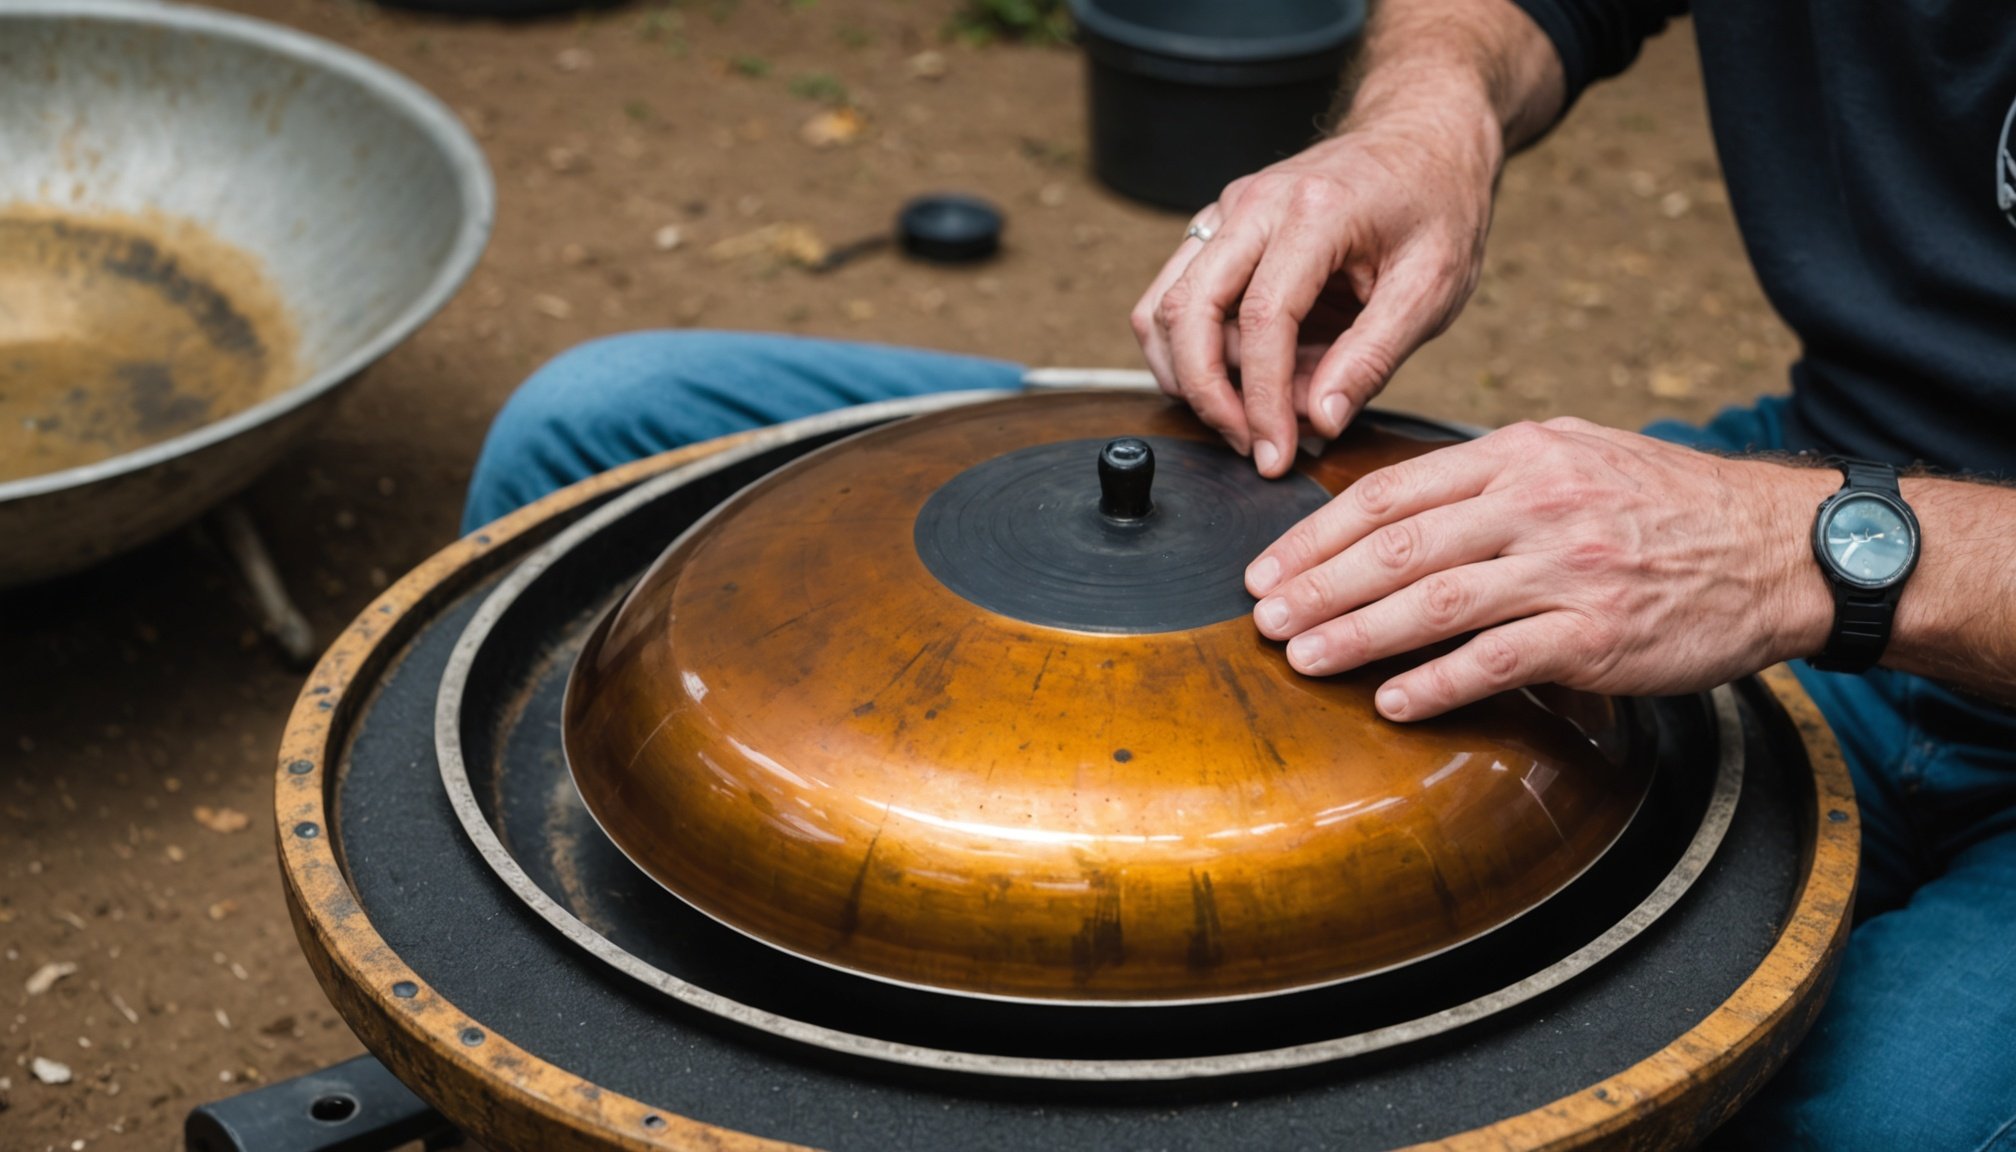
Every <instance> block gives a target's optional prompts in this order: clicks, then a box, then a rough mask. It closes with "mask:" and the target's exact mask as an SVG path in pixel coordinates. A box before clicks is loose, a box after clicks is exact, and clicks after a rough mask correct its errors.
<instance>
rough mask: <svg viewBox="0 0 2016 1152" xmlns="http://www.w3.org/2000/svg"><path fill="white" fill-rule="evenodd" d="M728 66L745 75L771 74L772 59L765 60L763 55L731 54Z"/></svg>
mask: <svg viewBox="0 0 2016 1152" xmlns="http://www.w3.org/2000/svg"><path fill="white" fill-rule="evenodd" d="M728 67H730V68H733V69H734V70H735V71H737V72H740V73H741V74H742V75H744V76H768V75H769V74H770V61H768V60H765V59H764V58H763V57H761V56H731V57H729V58H728Z"/></svg>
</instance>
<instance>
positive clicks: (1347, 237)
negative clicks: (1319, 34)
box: [1132, 106, 1500, 476]
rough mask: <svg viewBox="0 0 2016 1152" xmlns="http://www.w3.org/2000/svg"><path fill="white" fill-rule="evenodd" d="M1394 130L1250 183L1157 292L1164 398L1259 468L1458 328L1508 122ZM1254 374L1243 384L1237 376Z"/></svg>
mask: <svg viewBox="0 0 2016 1152" xmlns="http://www.w3.org/2000/svg"><path fill="white" fill-rule="evenodd" d="M1484 122H1485V117H1484V114H1483V110H1482V109H1481V106H1480V107H1479V109H1478V110H1477V114H1476V115H1473V116H1469V117H1467V118H1466V117H1464V116H1462V115H1461V114H1460V113H1457V112H1451V113H1446V114H1443V115H1439V116H1418V117H1416V116H1407V117H1389V118H1387V119H1384V120H1382V121H1381V122H1380V123H1379V124H1378V125H1377V126H1375V127H1368V128H1366V129H1362V130H1359V131H1354V132H1349V133H1347V134H1345V135H1343V136H1340V137H1338V138H1336V139H1334V140H1328V141H1325V142H1324V143H1322V144H1318V145H1316V146H1315V147H1313V148H1311V149H1309V150H1308V151H1306V152H1304V153H1302V154H1300V155H1298V156H1294V157H1292V158H1290V159H1288V160H1284V161H1282V162H1281V163H1279V164H1276V165H1274V166H1273V167H1271V168H1268V169H1266V170H1264V171H1262V172H1260V173H1257V174H1256V175H1253V176H1248V177H1245V178H1243V179H1241V180H1237V181H1234V182H1233V183H1232V184H1231V185H1230V186H1228V187H1227V188H1226V189H1225V194H1224V195H1223V196H1221V197H1220V198H1219V200H1218V202H1217V203H1216V204H1214V205H1212V206H1211V207H1209V208H1206V209H1205V210H1204V211H1203V212H1202V213H1201V214H1199V216H1198V222H1199V223H1200V224H1202V225H1204V226H1205V227H1207V228H1210V229H1211V230H1212V231H1213V233H1214V235H1213V236H1212V238H1211V240H1210V241H1209V242H1208V243H1207V242H1202V241H1198V240H1196V239H1187V240H1185V241H1184V242H1183V244H1182V245H1181V246H1180V247H1179V248H1177V250H1176V253H1175V255H1173V256H1171V257H1170V259H1169V262H1168V263H1167V264H1166V265H1164V266H1163V269H1162V271H1161V274H1160V275H1158V276H1157V277H1156V278H1155V281H1154V282H1153V283H1152V284H1150V285H1149V286H1148V291H1147V292H1146V293H1145V294H1144V295H1143V296H1142V297H1141V301H1140V303H1138V304H1136V305H1135V307H1134V313H1133V317H1132V320H1133V324H1134V334H1135V336H1136V337H1138V338H1139V339H1140V341H1141V349H1142V352H1143V354H1144V355H1145V356H1146V357H1147V360H1148V365H1149V368H1150V369H1151V370H1153V371H1154V373H1155V378H1156V380H1157V382H1159V383H1160V384H1161V386H1162V390H1163V391H1164V392H1166V393H1168V394H1169V395H1171V396H1177V397H1180V398H1181V399H1182V400H1184V401H1185V402H1186V403H1188V404H1189V405H1190V407H1191V409H1192V410H1194V411H1195V412H1196V413H1197V415H1198V417H1199V418H1201V419H1202V420H1203V421H1204V422H1205V423H1207V424H1209V425H1211V427H1213V428H1215V429H1216V430H1217V431H1218V432H1219V433H1220V434H1222V435H1223V436H1224V437H1225V439H1226V440H1227V441H1228V442H1229V443H1230V444H1231V445H1232V446H1233V447H1234V448H1235V449H1237V450H1238V451H1240V452H1242V453H1246V452H1250V453H1251V454H1252V456H1253V459H1254V462H1255V463H1256V464H1257V465H1258V466H1259V469H1260V472H1261V473H1262V474H1263V475H1266V476H1278V475H1280V474H1281V473H1283V472H1285V471H1287V469H1288V466H1289V465H1290V464H1291V463H1292V462H1293V459H1294V455H1295V441H1296V436H1297V432H1298V419H1297V418H1298V417H1300V418H1302V419H1305V420H1307V421H1308V423H1309V425H1310V426H1311V427H1313V428H1315V429H1316V430H1317V431H1318V432H1321V433H1322V434H1324V435H1326V436H1335V435H1336V434H1338V433H1339V432H1341V431H1343V429H1344V426H1345V425H1346V424H1347V423H1349V422H1350V420H1351V417H1352V416H1353V415H1354V414H1356V413H1357V412H1359V411H1360V410H1362V409H1363V408H1364V406H1365V404H1366V403H1367V402H1368V401H1370V400H1371V399H1372V397H1373V396H1374V395H1375V394H1377V393H1378V391H1379V389H1381V388H1383V387H1384V386H1385V384H1386V381H1387V379H1388V378H1389V377H1391V376H1392V374H1393V372H1394V370H1395V369H1397V368H1399V366H1400V364H1401V362H1402V361H1404V360H1405V359H1406V358H1407V357H1408V356H1409V355H1411V354H1412V353H1413V351H1414V350H1415V349H1416V348H1419V347H1420V346H1421V345H1422V344H1423V343H1425V342H1427V341H1428V340H1429V339H1431V338H1432V337H1434V336H1436V335H1437V334H1439V333H1440V332H1441V331H1442V330H1443V329H1444V328H1446V327H1447V326H1448V324H1449V322H1450V321H1451V320H1452V319H1454V318H1455V316H1456V313H1457V311H1458V310H1459V309H1460V308H1461V307H1462V305H1463V302H1464V301H1465V300H1467V299H1468V298H1469V296H1470V291H1471V289H1472V288H1474V287H1475V286H1476V283H1477V272H1478V269H1479V267H1480V266H1481V265H1482V262H1483V258H1484V236H1485V232H1486V231H1487V230H1488V228H1489V226H1490V218H1491V186H1492V182H1493V180H1494V179H1495V177H1496V175H1497V170H1498V163H1499V159H1500V155H1499V149H1498V143H1497V132H1496V126H1495V124H1494V125H1493V126H1492V128H1491V130H1490V131H1489V132H1486V131H1483V130H1482V126H1483V124H1484ZM1235 371H1236V372H1237V373H1238V383H1237V384H1236V385H1235V384H1234V382H1233V378H1232V373H1233V372H1235Z"/></svg>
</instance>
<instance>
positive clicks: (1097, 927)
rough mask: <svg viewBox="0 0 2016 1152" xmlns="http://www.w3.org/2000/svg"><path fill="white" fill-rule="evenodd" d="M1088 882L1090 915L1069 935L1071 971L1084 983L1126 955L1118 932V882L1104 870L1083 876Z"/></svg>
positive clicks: (1123, 959) (1079, 981)
mask: <svg viewBox="0 0 2016 1152" xmlns="http://www.w3.org/2000/svg"><path fill="white" fill-rule="evenodd" d="M1086 879H1088V880H1090V881H1091V883H1092V893H1093V899H1092V915H1090V916H1088V917H1086V918H1085V919H1084V920H1083V921H1081V922H1080V925H1079V928H1078V934H1077V935H1075V936H1073V937H1071V971H1072V973H1073V975H1074V976H1075V977H1076V978H1077V981H1078V983H1080V984H1088V983H1090V982H1091V980H1092V977H1093V976H1095V975H1097V974H1098V972H1099V970H1100V969H1101V968H1110V967H1113V966H1114V965H1117V964H1120V963H1122V962H1123V961H1125V960H1126V958H1127V953H1126V948H1125V947H1124V944H1123V942H1122V940H1121V935H1120V885H1119V882H1118V881H1116V880H1114V879H1113V878H1112V877H1111V876H1108V875H1106V874H1105V873H1104V872H1092V873H1090V874H1088V875H1087V876H1086Z"/></svg>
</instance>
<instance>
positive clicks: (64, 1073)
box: [28, 1056, 70, 1084]
mask: <svg viewBox="0 0 2016 1152" xmlns="http://www.w3.org/2000/svg"><path fill="white" fill-rule="evenodd" d="M28 1070H29V1071H30V1072H33V1073H34V1074H35V1079H37V1080H40V1081H41V1082H42V1083H44V1084H68V1083H70V1066H69V1065H68V1064H59V1063H57V1062H56V1061H54V1060H48V1059H44V1058H43V1057H41V1056H37V1057H35V1059H34V1060H32V1061H30V1062H29V1064H28Z"/></svg>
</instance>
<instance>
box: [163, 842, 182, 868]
mask: <svg viewBox="0 0 2016 1152" xmlns="http://www.w3.org/2000/svg"><path fill="white" fill-rule="evenodd" d="M161 854H162V855H164V856H166V857H168V862H169V863H170V864H180V863H182V861H183V860H185V859H187V858H188V853H186V852H184V851H182V849H181V847H180V846H178V845H174V844H170V845H168V847H167V848H165V849H163V850H162V853H161Z"/></svg>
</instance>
